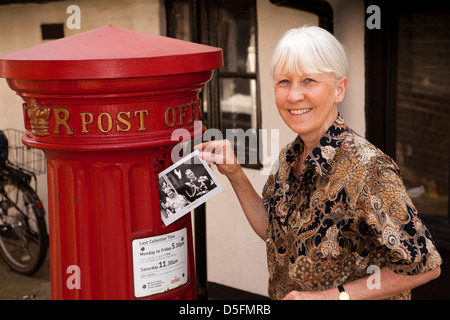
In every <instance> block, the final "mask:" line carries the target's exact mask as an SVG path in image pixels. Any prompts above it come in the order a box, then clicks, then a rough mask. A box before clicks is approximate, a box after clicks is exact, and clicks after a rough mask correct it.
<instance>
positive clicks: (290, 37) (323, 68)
mask: <svg viewBox="0 0 450 320" xmlns="http://www.w3.org/2000/svg"><path fill="white" fill-rule="evenodd" d="M348 69H349V68H348V61H347V56H346V54H345V50H344V47H343V46H342V44H341V43H340V42H339V41H338V40H337V39H336V38H335V37H334V36H333V35H332V34H331V33H329V32H328V31H326V30H325V29H322V28H319V27H316V26H303V27H300V28H295V29H290V30H288V31H287V32H286V33H285V34H284V35H283V37H282V38H281V39H280V42H279V43H278V45H277V47H276V48H275V52H274V54H273V56H272V76H273V77H275V76H276V75H277V74H279V73H287V74H300V73H301V72H300V70H302V71H303V72H305V73H308V74H315V73H323V72H331V73H333V74H334V75H335V77H336V78H337V79H340V78H342V77H347V76H348Z"/></svg>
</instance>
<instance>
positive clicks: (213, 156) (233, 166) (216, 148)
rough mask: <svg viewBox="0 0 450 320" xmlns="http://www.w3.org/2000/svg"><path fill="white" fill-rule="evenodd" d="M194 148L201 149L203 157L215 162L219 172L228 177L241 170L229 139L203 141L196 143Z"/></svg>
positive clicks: (201, 156)
mask: <svg viewBox="0 0 450 320" xmlns="http://www.w3.org/2000/svg"><path fill="white" fill-rule="evenodd" d="M194 149H195V150H199V151H200V158H201V159H203V160H205V161H208V162H214V163H215V164H216V165H217V169H218V170H219V172H220V173H221V174H224V175H226V176H227V177H230V176H232V175H233V174H236V173H238V172H239V170H240V165H239V163H238V161H237V159H236V156H235V155H234V150H233V146H232V145H231V142H230V141H229V140H214V141H208V142H203V143H201V144H198V145H196V146H195V147H194Z"/></svg>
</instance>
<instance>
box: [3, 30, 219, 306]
mask: <svg viewBox="0 0 450 320" xmlns="http://www.w3.org/2000/svg"><path fill="white" fill-rule="evenodd" d="M221 65H222V51H221V49H218V48H213V47H209V46H204V45H200V44H195V43H190V42H186V41H181V40H175V39H170V38H166V37H161V36H155V35H149V34H144V33H139V32H134V31H130V30H125V29H120V28H115V27H112V26H107V27H103V28H99V29H96V30H93V31H89V32H85V33H81V34H78V35H75V36H71V37H68V38H64V39H60V40H56V41H53V42H50V43H46V44H43V45H40V46H36V47H32V48H29V49H25V50H22V51H18V52H14V53H11V54H7V55H4V56H2V57H0V76H1V77H4V78H7V82H8V85H9V86H10V87H11V88H12V89H13V90H14V91H16V92H17V93H18V94H19V95H20V96H21V97H22V98H23V100H24V101H25V103H24V104H23V114H24V119H25V129H26V134H25V136H24V137H23V142H24V143H25V144H26V145H27V146H30V147H33V148H38V149H42V150H44V153H45V155H46V157H47V165H48V197H49V224H50V228H49V229H50V258H51V260H50V265H51V283H52V298H53V299H134V298H150V299H195V298H196V287H195V270H194V257H193V243H192V242H193V239H192V229H191V222H190V221H191V220H190V219H191V218H190V215H186V216H184V217H183V218H181V219H179V220H178V221H176V222H174V223H172V224H170V225H169V226H165V225H164V224H163V223H162V222H161V216H160V208H159V189H158V173H159V172H161V171H162V170H163V169H165V168H166V167H168V166H170V165H171V164H172V161H171V150H172V148H173V147H174V145H176V144H177V143H178V141H172V139H171V135H172V132H173V130H175V129H177V128H185V129H187V130H188V131H189V132H191V137H192V138H196V137H194V121H197V120H199V119H200V118H201V102H200V99H199V93H200V90H201V89H202V87H203V86H204V85H205V83H206V82H208V81H209V80H210V79H211V76H212V73H213V70H214V69H216V68H219V67H220V66H221ZM200 134H201V133H200Z"/></svg>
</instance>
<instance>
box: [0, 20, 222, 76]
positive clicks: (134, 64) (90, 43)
mask: <svg viewBox="0 0 450 320" xmlns="http://www.w3.org/2000/svg"><path fill="white" fill-rule="evenodd" d="M222 64H223V61H222V49H220V48H215V47H210V46H206V45H202V44H197V43H192V42H188V41H183V40H178V39H173V38H168V37H163V36H157V35H152V34H147V33H142V32H136V31H132V30H127V29H122V28H117V27H113V26H111V25H109V26H105V27H101V28H98V29H94V30H91V31H87V32H84V33H80V34H77V35H74V36H70V37H67V38H62V39H58V40H55V41H52V42H48V43H45V44H42V45H38V46H35V47H31V48H28V49H24V50H20V51H16V52H13V53H9V54H6V55H3V56H0V77H4V78H11V79H24V80H71V79H113V78H134V77H149V76H163V75H174V74H185V73H194V72H201V71H208V70H214V69H217V68H219V67H221V66H222Z"/></svg>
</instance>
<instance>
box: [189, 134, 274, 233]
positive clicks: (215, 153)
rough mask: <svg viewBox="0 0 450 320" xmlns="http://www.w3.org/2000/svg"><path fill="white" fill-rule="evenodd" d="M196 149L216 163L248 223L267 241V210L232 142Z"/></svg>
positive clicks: (205, 145) (206, 143) (202, 145)
mask: <svg viewBox="0 0 450 320" xmlns="http://www.w3.org/2000/svg"><path fill="white" fill-rule="evenodd" d="M194 149H197V150H200V151H201V153H200V157H201V158H202V159H204V160H206V161H210V162H214V163H215V164H216V165H217V169H218V170H219V172H220V173H222V174H223V175H225V176H226V177H227V178H228V180H229V181H230V183H231V186H232V187H233V190H234V192H235V193H236V196H237V197H238V199H239V202H240V204H241V207H242V209H243V210H244V213H245V216H246V217H247V220H248V222H249V223H250V225H251V226H252V228H253V230H254V231H255V232H256V234H257V235H258V236H259V237H260V238H261V239H263V240H265V239H266V229H267V210H266V208H265V207H264V204H263V200H262V198H261V197H260V196H259V195H258V194H257V192H256V191H255V189H254V188H253V186H252V184H251V183H250V181H249V180H248V178H247V176H246V174H245V173H244V171H243V170H242V167H241V166H240V165H239V163H238V161H237V159H236V157H235V155H234V151H233V148H232V146H231V142H230V141H228V140H221V141H209V142H204V143H202V144H199V145H197V146H195V147H194Z"/></svg>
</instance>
